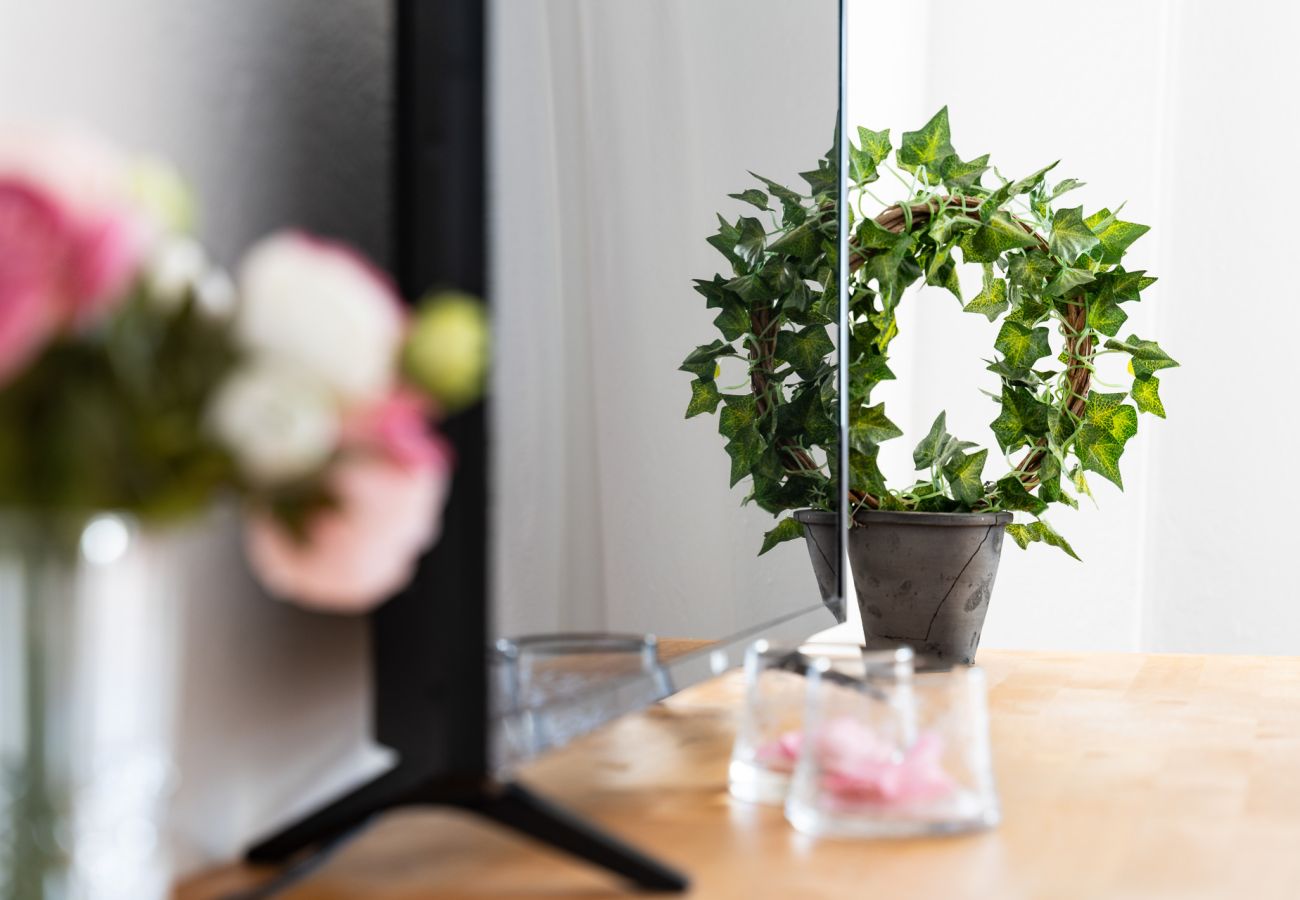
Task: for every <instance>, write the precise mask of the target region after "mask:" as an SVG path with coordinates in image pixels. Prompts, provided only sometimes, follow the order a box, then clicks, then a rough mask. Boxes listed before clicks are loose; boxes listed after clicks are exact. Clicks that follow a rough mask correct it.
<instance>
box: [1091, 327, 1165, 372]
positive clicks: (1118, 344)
mask: <svg viewBox="0 0 1300 900" xmlns="http://www.w3.org/2000/svg"><path fill="white" fill-rule="evenodd" d="M1106 348H1107V349H1108V350H1122V351H1124V352H1125V353H1127V354H1129V355H1130V356H1131V357H1132V360H1131V365H1130V368H1131V369H1132V370H1133V374H1134V375H1135V376H1136V377H1138V378H1150V377H1151V375H1152V374H1153V373H1155V372H1158V371H1160V370H1161V369H1174V368H1177V367H1178V363H1177V362H1175V361H1174V359H1173V357H1171V356H1170V355H1169V354H1168V353H1165V351H1164V350H1162V349H1160V345H1159V344H1157V343H1156V342H1155V341H1144V340H1142V339H1141V338H1139V337H1138V336H1137V335H1136V334H1132V335H1129V337H1128V340H1126V341H1116V340H1110V341H1107V342H1106Z"/></svg>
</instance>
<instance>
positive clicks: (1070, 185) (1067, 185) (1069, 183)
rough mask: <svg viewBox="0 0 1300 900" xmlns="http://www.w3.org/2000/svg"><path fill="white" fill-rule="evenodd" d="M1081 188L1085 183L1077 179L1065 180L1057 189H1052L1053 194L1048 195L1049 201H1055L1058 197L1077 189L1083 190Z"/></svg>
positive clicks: (1059, 183)
mask: <svg viewBox="0 0 1300 900" xmlns="http://www.w3.org/2000/svg"><path fill="white" fill-rule="evenodd" d="M1081 187H1083V182H1082V181H1080V180H1079V179H1077V178H1066V179H1063V180H1062V181H1060V182H1058V183H1057V185H1056V187H1054V188H1052V192H1051V193H1050V194H1048V195H1047V199H1048V200H1055V199H1056V198H1057V197H1059V196H1061V195H1062V194H1064V193H1066V192H1068V191H1072V190H1074V189H1075V188H1081Z"/></svg>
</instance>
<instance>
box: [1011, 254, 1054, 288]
mask: <svg viewBox="0 0 1300 900" xmlns="http://www.w3.org/2000/svg"><path fill="white" fill-rule="evenodd" d="M1056 269H1057V265H1056V260H1054V259H1052V258H1051V257H1050V256H1048V255H1047V254H1046V253H1044V252H1043V251H1042V250H1039V249H1038V248H1037V247H1033V248H1030V249H1027V250H1025V251H1023V252H1021V253H1016V254H1014V255H1013V256H1011V261H1010V262H1009V263H1007V280H1008V281H1010V282H1011V283H1012V284H1013V285H1014V286H1016V287H1018V288H1023V289H1025V290H1031V291H1035V290H1038V289H1039V288H1041V287H1042V286H1043V282H1045V281H1046V280H1047V279H1049V278H1051V277H1052V276H1053V275H1054V274H1056Z"/></svg>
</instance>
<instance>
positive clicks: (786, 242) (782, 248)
mask: <svg viewBox="0 0 1300 900" xmlns="http://www.w3.org/2000/svg"><path fill="white" fill-rule="evenodd" d="M820 243H821V241H820V235H819V234H818V232H817V228H816V226H815V224H814V223H813V222H804V223H803V224H802V225H800V226H799V227H797V228H795V229H793V230H792V231H789V232H786V233H785V234H783V235H782V236H781V237H779V238H777V240H776V241H774V242H773V243H772V245H771V246H770V247H768V248H767V249H768V250H769V251H770V252H772V253H780V254H783V255H785V256H793V257H795V258H796V259H800V260H805V261H806V260H809V259H812V258H813V257H814V256H816V255H817V249H818V245H819V244H820Z"/></svg>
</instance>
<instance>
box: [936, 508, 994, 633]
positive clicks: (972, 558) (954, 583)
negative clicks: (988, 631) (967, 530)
mask: <svg viewBox="0 0 1300 900" xmlns="http://www.w3.org/2000/svg"><path fill="white" fill-rule="evenodd" d="M994 527H995V526H993V525H990V526H988V528H986V529H984V537H982V538H980V542H979V543H978V544H977V545H976V546H975V550H974V552H973V553H971V555H970V558H969V559H967V560H966V564H965V565H964V566H962V567H961V571H960V572H958V573H957V577H956V578H954V579H953V580H952V584H951V585H950V586H949V587H948V592H947V593H946V594H944V595H943V599H942V600H940V601H939V604H938V605H937V606H936V607H935V608H934V613H933V614H932V615H931V616H930V624H929V626H928V627H927V628H926V629H925V640H927V641H928V640H929V639H930V633H931V632H932V631H934V622H935V620H936V619H938V618H939V610H941V609H943V605H944V604H945V603H947V602H948V598H949V597H950V596H952V592H953V591H954V590H955V589H956V587H957V585H958V583H959V582H960V581H961V577H962V576H963V575H965V574H966V570H967V569H969V568H970V564H971V563H972V562H974V561H975V557H976V556H978V555H979V552H980V548H981V547H983V546H984V542H985V541H987V540H988V539H989V535H990V534H992V533H993V529H994Z"/></svg>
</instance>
